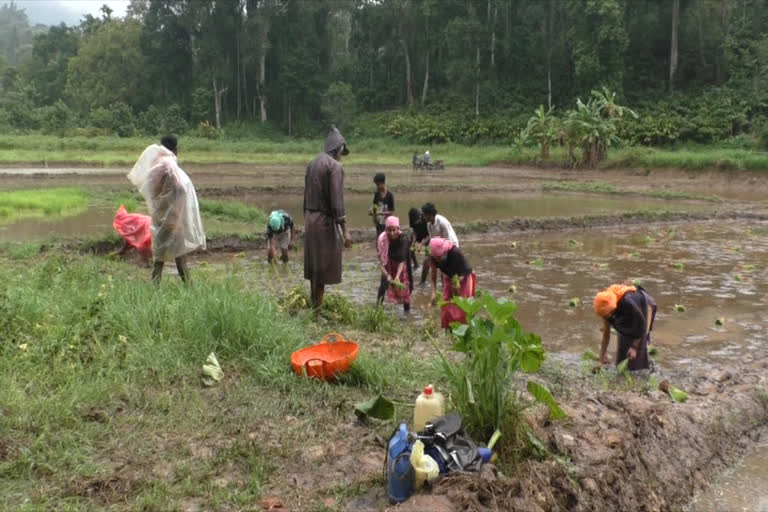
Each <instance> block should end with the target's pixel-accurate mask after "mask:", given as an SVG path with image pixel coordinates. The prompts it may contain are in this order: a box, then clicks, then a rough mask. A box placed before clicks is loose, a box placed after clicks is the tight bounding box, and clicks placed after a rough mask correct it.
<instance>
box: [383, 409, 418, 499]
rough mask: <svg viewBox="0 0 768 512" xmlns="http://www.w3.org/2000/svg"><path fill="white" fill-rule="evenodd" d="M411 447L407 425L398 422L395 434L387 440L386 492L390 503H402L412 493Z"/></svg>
mask: <svg viewBox="0 0 768 512" xmlns="http://www.w3.org/2000/svg"><path fill="white" fill-rule="evenodd" d="M410 456H411V447H410V445H409V444H408V426H407V425H406V424H405V423H401V424H400V428H398V430H397V432H395V435H394V436H392V439H390V440H389V453H388V458H387V494H388V495H389V502H390V503H392V504H395V503H402V502H404V501H405V500H407V499H408V498H409V497H410V496H411V493H413V477H414V472H413V466H411V458H410Z"/></svg>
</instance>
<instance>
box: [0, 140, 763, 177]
mask: <svg viewBox="0 0 768 512" xmlns="http://www.w3.org/2000/svg"><path fill="white" fill-rule="evenodd" d="M322 141H323V139H322V138H321V137H318V138H317V139H289V138H283V139H281V140H269V139H261V138H251V139H237V140H227V139H222V140H210V139H204V138H198V137H186V136H185V137H182V138H181V139H180V142H179V157H180V158H179V159H180V162H181V164H182V165H184V163H196V164H216V163H243V164H285V165H298V166H305V165H306V164H307V162H309V161H310V160H311V159H312V158H313V157H314V156H315V155H316V154H317V153H318V152H319V151H320V149H321V148H322ZM155 142H157V141H155V140H154V139H152V138H148V137H127V138H119V137H109V136H98V137H81V136H78V137H56V136H52V135H1V136H0V164H3V163H6V164H9V163H15V164H17V163H24V164H29V165H48V164H53V165H55V164H62V163H74V164H83V165H96V166H123V167H126V166H131V165H133V164H134V162H135V161H136V159H137V158H138V155H139V154H140V153H141V151H142V150H143V149H144V148H145V147H146V146H147V145H149V144H152V143H155ZM349 147H350V150H351V154H350V155H349V156H348V157H345V158H344V161H345V162H348V163H352V164H359V165H366V164H367V165H398V166H409V165H410V162H411V156H412V154H413V152H414V151H416V152H419V153H421V152H423V151H424V150H425V149H426V146H425V145H424V144H414V143H412V142H409V141H407V140H401V139H392V138H388V137H378V138H363V139H356V140H350V141H349ZM429 149H430V151H431V152H432V154H433V155H434V158H435V159H441V160H443V161H445V163H446V165H454V166H455V165H467V166H485V165H489V164H493V163H506V164H515V165H534V164H538V163H539V161H538V156H537V150H536V148H517V147H514V146H513V145H511V144H510V145H504V144H482V145H472V146H468V145H463V144H454V143H446V144H435V145H432V146H429ZM566 156H567V154H566V150H565V148H562V147H554V148H552V150H551V153H550V160H549V161H548V162H545V163H546V164H548V165H554V166H563V165H565V164H564V163H565V161H566ZM601 167H603V168H607V169H615V168H646V169H661V168H677V169H688V170H700V169H724V170H728V169H746V170H761V169H768V153H765V152H758V151H753V150H749V149H738V148H720V147H716V146H695V145H688V146H685V147H681V148H648V147H640V146H627V147H620V148H610V149H609V151H608V159H607V160H606V161H605V162H603V164H602V165H601Z"/></svg>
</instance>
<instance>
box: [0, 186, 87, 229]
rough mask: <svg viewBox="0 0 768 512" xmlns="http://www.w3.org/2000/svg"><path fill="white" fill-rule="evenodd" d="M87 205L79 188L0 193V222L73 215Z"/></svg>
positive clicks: (84, 196) (84, 195)
mask: <svg viewBox="0 0 768 512" xmlns="http://www.w3.org/2000/svg"><path fill="white" fill-rule="evenodd" d="M87 205H88V198H87V196H86V194H85V192H84V191H83V190H81V189H79V188H43V189H23V190H6V191H0V220H5V221H9V220H15V219H19V218H25V217H45V216H53V215H74V214H76V213H79V212H81V211H83V210H85V208H86V207H87Z"/></svg>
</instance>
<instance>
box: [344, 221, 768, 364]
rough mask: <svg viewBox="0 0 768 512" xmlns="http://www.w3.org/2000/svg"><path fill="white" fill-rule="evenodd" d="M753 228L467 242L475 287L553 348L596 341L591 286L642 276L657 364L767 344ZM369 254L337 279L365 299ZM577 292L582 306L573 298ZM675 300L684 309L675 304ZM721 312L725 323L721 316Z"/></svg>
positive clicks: (718, 358) (716, 360) (371, 275)
mask: <svg viewBox="0 0 768 512" xmlns="http://www.w3.org/2000/svg"><path fill="white" fill-rule="evenodd" d="M747 229H748V226H746V225H745V224H744V223H738V222H734V223H719V224H714V223H697V224H689V225H684V226H676V227H668V226H663V227H659V226H655V227H634V228H632V229H627V228H622V229H621V230H616V229H612V230H597V229H596V230H589V231H571V232H559V233H543V234H542V233H539V234H534V235H526V236H519V235H517V236H511V235H507V234H503V235H491V236H492V237H493V238H492V239H490V240H488V239H477V238H475V239H473V238H468V239H465V240H462V248H463V250H464V252H465V253H466V255H467V256H468V258H469V260H470V262H471V264H472V265H473V267H474V268H475V269H476V271H477V274H478V287H479V288H484V289H487V290H490V291H492V292H493V293H494V294H495V295H499V296H507V297H509V298H512V299H514V300H515V301H516V302H517V303H518V316H519V319H520V321H521V322H522V324H523V325H524V326H525V327H526V328H527V329H528V330H531V331H533V332H536V333H538V334H540V335H541V337H542V340H543V341H544V344H545V345H546V346H547V348H548V349H549V350H551V351H555V352H560V351H563V352H569V353H581V352H582V351H584V349H586V348H592V349H594V350H596V349H597V348H598V347H599V340H600V331H599V328H600V322H599V321H598V319H597V318H596V317H595V314H594V312H593V311H592V307H591V302H592V298H593V297H594V293H595V292H596V291H598V290H600V289H601V288H602V287H605V286H607V285H609V284H612V283H615V282H622V281H625V280H628V279H638V280H639V281H640V282H641V283H642V284H643V285H644V286H645V288H646V289H647V290H648V291H649V292H650V293H651V294H652V295H653V297H654V298H655V299H656V301H657V303H658V306H659V312H658V316H657V321H656V326H655V329H654V331H655V332H654V333H653V336H652V338H653V343H654V344H655V345H656V347H657V348H658V349H659V356H658V357H657V361H658V363H659V364H660V365H661V366H662V367H663V366H667V367H683V366H690V365H694V366H695V365H701V366H702V367H708V366H709V365H711V364H720V363H722V362H726V361H729V360H738V359H739V358H740V357H742V356H743V355H745V354H748V353H753V352H758V351H761V350H762V351H764V350H765V348H764V347H765V344H766V343H768V331H766V329H765V328H764V326H765V325H766V321H768V311H767V310H766V303H768V295H767V294H766V292H765V291H764V290H766V289H768V288H766V285H768V274H766V272H765V258H764V256H763V255H764V254H765V252H766V251H768V237H766V236H765V235H764V234H761V233H764V232H765V231H766V230H768V226H758V225H755V226H753V229H751V230H750V231H749V232H748V230H747ZM512 242H514V244H515V247H514V248H513V247H512ZM350 256H352V255H350ZM373 258H374V250H373V248H372V247H366V248H364V249H362V250H359V251H358V252H357V253H356V254H354V256H352V257H350V258H348V259H347V262H348V265H349V268H350V270H351V272H348V273H347V274H345V283H344V284H343V285H341V287H340V288H341V290H343V292H344V293H348V294H351V295H352V296H353V297H355V298H356V300H358V301H360V302H368V303H373V301H374V300H375V287H376V283H377V281H376V279H377V277H376V275H377V268H376V264H375V260H374V259H373ZM511 286H514V287H515V288H516V291H515V292H514V293H512V292H510V291H509V290H510V287H511ZM428 295H429V290H428V287H423V288H420V287H418V286H417V287H416V290H415V291H414V304H415V308H414V312H413V313H412V316H413V317H415V318H416V319H417V320H419V319H421V318H423V317H424V316H426V315H430V314H436V312H434V311H431V310H430V308H429V306H428V304H427V302H428V298H429V297H428ZM575 297H578V298H579V299H580V302H581V305H580V306H579V307H575V308H574V307H570V306H569V301H570V299H571V298H575ZM676 304H681V305H683V306H684V307H685V309H686V311H685V312H678V311H676V310H675V305H676ZM719 318H722V319H723V320H724V325H722V326H718V325H716V324H715V321H716V320H717V319H719ZM614 346H615V345H614Z"/></svg>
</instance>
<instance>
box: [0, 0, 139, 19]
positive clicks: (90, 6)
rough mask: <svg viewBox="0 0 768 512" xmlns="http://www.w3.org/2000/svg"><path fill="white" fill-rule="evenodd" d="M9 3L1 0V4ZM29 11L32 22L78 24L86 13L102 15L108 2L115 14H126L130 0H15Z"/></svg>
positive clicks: (6, 0)
mask: <svg viewBox="0 0 768 512" xmlns="http://www.w3.org/2000/svg"><path fill="white" fill-rule="evenodd" d="M4 3H9V2H8V0H0V4H4ZM14 3H15V4H16V5H18V6H19V7H21V8H23V9H24V10H25V11H26V12H27V16H28V17H29V21H30V23H31V24H33V25H34V24H36V23H43V24H45V25H58V24H59V23H61V22H64V23H66V24H67V25H77V24H78V23H80V20H81V19H82V17H83V16H84V15H85V14H92V15H94V16H100V15H101V12H100V11H99V9H101V6H102V5H104V4H107V5H108V6H109V7H110V9H112V11H113V13H112V15H113V16H124V15H125V9H126V7H128V0H14Z"/></svg>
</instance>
